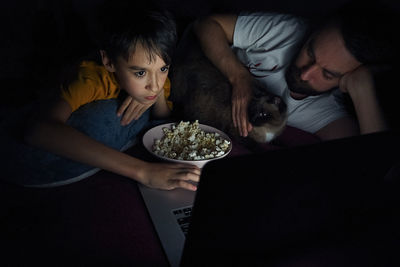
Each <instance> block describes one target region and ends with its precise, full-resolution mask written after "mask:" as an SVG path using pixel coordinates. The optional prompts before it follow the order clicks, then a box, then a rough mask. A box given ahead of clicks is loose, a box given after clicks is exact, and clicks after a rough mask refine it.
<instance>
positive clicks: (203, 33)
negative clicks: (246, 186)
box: [194, 15, 253, 136]
mask: <svg viewBox="0 0 400 267" xmlns="http://www.w3.org/2000/svg"><path fill="white" fill-rule="evenodd" d="M236 20H237V16H235V15H214V16H210V17H207V18H205V19H203V20H200V21H197V22H196V23H195V24H194V31H195V34H196V35H197V37H198V39H199V41H200V45H201V46H202V49H203V52H204V53H205V55H206V56H207V57H208V58H209V59H210V61H211V62H212V63H213V64H214V65H215V66H216V67H217V68H218V69H219V70H220V71H221V72H222V73H223V74H224V75H225V77H227V78H228V80H229V82H230V83H231V85H232V120H233V123H234V125H235V127H238V130H239V133H240V134H241V135H242V136H247V134H248V132H249V131H251V129H252V126H251V124H250V123H249V122H248V117H247V107H248V103H249V102H250V99H251V96H252V90H251V81H252V79H253V78H252V76H251V74H250V73H249V71H248V70H247V69H246V68H245V67H244V66H243V64H242V63H241V62H240V61H239V60H238V58H237V57H236V55H235V54H234V53H233V51H232V49H231V48H230V45H231V44H232V43H233V34H234V30H235V24H236Z"/></svg>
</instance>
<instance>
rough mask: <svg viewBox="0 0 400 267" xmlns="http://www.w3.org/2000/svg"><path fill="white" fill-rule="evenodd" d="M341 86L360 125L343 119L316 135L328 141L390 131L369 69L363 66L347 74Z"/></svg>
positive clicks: (341, 81) (348, 118)
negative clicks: (349, 98)
mask: <svg viewBox="0 0 400 267" xmlns="http://www.w3.org/2000/svg"><path fill="white" fill-rule="evenodd" d="M339 86H340V90H342V91H343V92H345V93H348V94H349V95H350V97H351V99H352V102H353V105H354V110H355V112H356V116H357V121H358V125H357V122H355V121H354V120H353V119H351V118H350V117H345V118H341V119H339V120H336V121H334V122H332V123H330V124H328V125H327V126H325V127H324V128H322V129H321V130H319V131H318V132H317V133H316V135H317V136H318V137H320V138H321V139H323V140H326V139H335V138H342V137H347V136H352V135H357V134H368V133H374V132H379V131H385V130H388V128H389V127H388V125H387V123H386V120H385V117H384V114H383V111H382V108H381V107H380V104H379V100H378V98H377V96H376V91H375V90H376V88H375V84H374V81H373V77H372V74H371V72H370V71H369V70H368V68H367V67H365V66H361V67H359V68H357V69H356V70H354V71H353V72H351V73H348V74H346V75H345V76H344V77H343V78H342V79H341V80H340V84H339Z"/></svg>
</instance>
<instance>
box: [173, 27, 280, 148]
mask: <svg viewBox="0 0 400 267" xmlns="http://www.w3.org/2000/svg"><path fill="white" fill-rule="evenodd" d="M171 88H172V90H171V95H170V98H169V99H170V100H171V101H172V103H173V105H174V109H173V115H174V116H175V118H177V119H180V120H186V121H194V120H199V123H202V124H206V125H210V126H213V127H215V128H217V129H219V130H221V131H223V132H225V133H227V134H228V135H229V136H230V137H231V138H232V139H234V140H240V139H243V138H241V137H240V136H239V132H238V130H237V128H235V127H234V125H233V121H232V103H231V94H232V93H231V91H232V86H231V85H230V83H229V81H228V80H227V78H226V77H225V76H224V75H223V74H222V73H221V72H220V71H219V70H218V69H217V68H216V67H215V66H214V65H213V64H212V63H211V62H210V61H209V60H208V58H206V56H205V55H204V54H203V52H202V50H201V48H200V45H199V44H198V42H197V40H196V37H195V35H194V33H193V31H192V30H191V28H188V29H187V30H186V32H185V34H184V35H183V38H182V40H181V42H180V44H179V46H178V49H177V54H176V55H175V58H174V62H173V64H172V68H171ZM253 89H254V90H253V98H252V100H251V102H250V104H249V109H248V115H249V122H250V123H251V124H252V125H253V130H252V131H251V132H250V133H249V137H250V138H251V139H252V140H254V141H256V142H257V143H266V142H270V141H272V140H273V139H274V138H275V137H277V136H278V135H279V134H280V133H281V132H282V131H283V129H284V128H285V125H286V121H287V113H286V110H287V108H286V104H285V103H284V101H282V99H281V98H280V97H278V96H276V95H273V94H270V93H268V92H266V90H265V89H263V88H262V85H261V84H260V83H259V82H257V81H256V80H255V82H254V85H253Z"/></svg>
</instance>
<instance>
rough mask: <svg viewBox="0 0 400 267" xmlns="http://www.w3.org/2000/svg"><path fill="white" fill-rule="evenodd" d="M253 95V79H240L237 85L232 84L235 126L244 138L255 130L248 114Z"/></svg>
mask: <svg viewBox="0 0 400 267" xmlns="http://www.w3.org/2000/svg"><path fill="white" fill-rule="evenodd" d="M252 94H253V90H252V86H251V79H240V80H239V81H238V82H237V83H235V84H232V120H233V125H234V126H235V127H236V128H238V130H239V134H240V135H241V136H244V137H246V136H247V135H248V133H249V132H250V131H251V130H252V129H253V126H252V125H251V124H250V122H249V119H248V114H247V109H248V106H249V103H250V100H251V98H252V96H253V95H252Z"/></svg>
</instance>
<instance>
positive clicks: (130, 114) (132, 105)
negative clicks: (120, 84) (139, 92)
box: [117, 96, 152, 126]
mask: <svg viewBox="0 0 400 267" xmlns="http://www.w3.org/2000/svg"><path fill="white" fill-rule="evenodd" d="M151 105H152V104H150V105H143V104H141V103H139V102H138V101H136V100H134V99H133V98H132V97H131V96H127V97H126V98H125V100H124V102H123V103H122V105H121V106H120V107H119V109H118V111H117V115H118V117H120V116H121V115H122V114H123V117H122V119H121V125H123V126H125V125H128V124H129V123H131V121H132V120H137V119H139V118H140V116H142V114H143V113H144V112H145V111H146V110H147V109H148V108H149V107H150V106H151Z"/></svg>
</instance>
